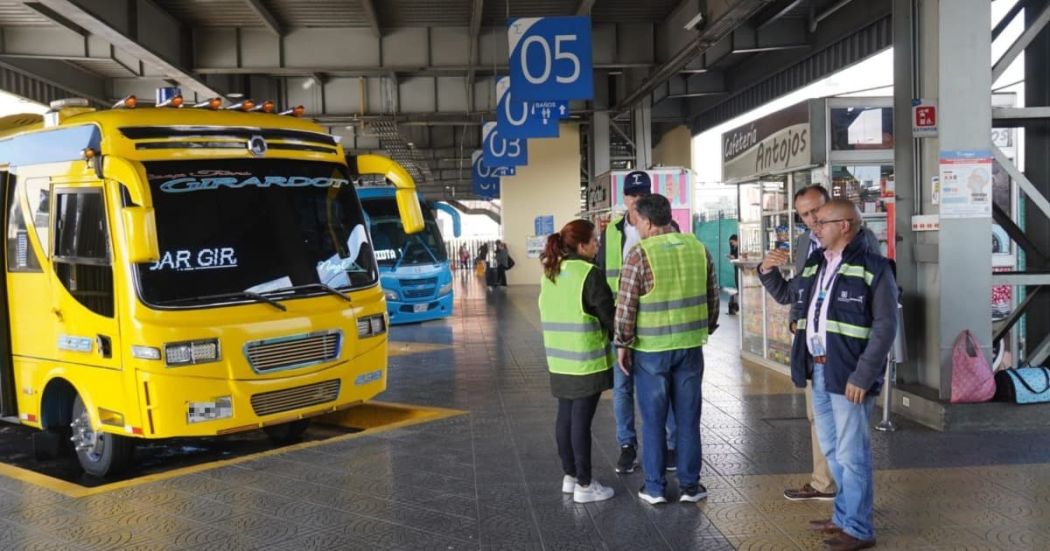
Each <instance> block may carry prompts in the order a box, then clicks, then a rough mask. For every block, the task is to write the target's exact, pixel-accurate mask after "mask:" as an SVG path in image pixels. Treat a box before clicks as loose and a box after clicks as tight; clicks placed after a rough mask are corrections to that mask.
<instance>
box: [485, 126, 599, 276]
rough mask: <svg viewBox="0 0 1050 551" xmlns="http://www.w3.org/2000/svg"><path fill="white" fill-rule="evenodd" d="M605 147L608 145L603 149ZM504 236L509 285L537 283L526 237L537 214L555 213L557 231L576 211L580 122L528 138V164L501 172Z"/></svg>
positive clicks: (538, 271) (536, 262)
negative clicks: (510, 259)
mask: <svg viewBox="0 0 1050 551" xmlns="http://www.w3.org/2000/svg"><path fill="white" fill-rule="evenodd" d="M606 151H608V149H606ZM500 197H501V199H502V203H503V240H504V241H505V242H506V243H507V248H508V250H509V251H510V255H511V256H512V257H514V262H515V266H514V269H513V270H510V271H509V272H507V283H508V284H509V285H539V283H540V277H541V276H542V274H543V270H542V268H541V267H540V261H539V259H536V258H528V257H527V256H526V254H525V240H526V238H527V237H529V236H531V235H533V234H534V233H535V230H534V227H535V225H534V221H535V219H536V217H537V216H550V215H553V216H554V230H555V231H558V230H560V229H561V227H562V226H564V225H565V224H566V223H567V222H569V221H571V220H573V219H575V218H576V213H578V212H580V206H581V205H580V127H579V125H577V124H566V123H562V125H561V136H559V137H558V138H546V139H538V140H529V164H528V166H520V167H518V171H517V175H516V176H510V177H505V178H500Z"/></svg>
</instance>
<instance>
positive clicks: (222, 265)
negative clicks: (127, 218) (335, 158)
mask: <svg viewBox="0 0 1050 551" xmlns="http://www.w3.org/2000/svg"><path fill="white" fill-rule="evenodd" d="M144 165H145V167H146V175H147V178H148V179H149V185H150V190H151V192H152V196H153V206H154V209H155V211H156V219H157V241H158V244H159V246H160V255H161V258H160V260H159V261H158V262H152V263H143V264H139V265H137V266H136V271H137V273H138V279H139V292H140V295H141V298H142V300H143V301H144V302H146V303H147V304H153V305H159V306H166V305H167V306H176V305H178V306H186V305H193V304H208V303H216V302H223V301H224V300H225V301H228V300H230V299H236V298H238V297H240V298H244V297H246V296H259V295H261V294H264V293H271V292H282V290H284V291H283V292H284V293H288V294H296V293H303V294H311V295H312V294H319V293H323V292H330V291H331V290H332V289H342V290H345V289H353V288H360V287H367V286H370V285H373V284H375V283H376V281H377V280H378V271H377V268H376V266H375V260H374V256H373V251H372V246H371V244H370V242H369V239H368V232H367V231H366V228H365V222H364V216H363V215H362V213H361V204H360V202H359V201H358V198H357V193H356V192H355V191H354V187H353V184H352V183H351V182H350V178H349V176H348V175H347V172H346V168H345V167H343V166H341V165H338V164H335V163H324V162H303V161H292V160H284V159H242V160H229V159H226V160H215V161H207V160H193V161H153V162H146V163H144Z"/></svg>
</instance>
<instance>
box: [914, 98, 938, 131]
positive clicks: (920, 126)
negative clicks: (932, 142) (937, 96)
mask: <svg viewBox="0 0 1050 551" xmlns="http://www.w3.org/2000/svg"><path fill="white" fill-rule="evenodd" d="M911 135H912V136H913V137H915V138H936V137H937V100H931V99H913V100H911Z"/></svg>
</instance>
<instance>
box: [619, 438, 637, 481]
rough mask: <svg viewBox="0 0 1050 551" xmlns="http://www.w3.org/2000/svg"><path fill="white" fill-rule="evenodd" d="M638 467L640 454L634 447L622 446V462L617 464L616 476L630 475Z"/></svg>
mask: <svg viewBox="0 0 1050 551" xmlns="http://www.w3.org/2000/svg"><path fill="white" fill-rule="evenodd" d="M637 466H638V453H637V452H635V451H634V446H632V445H630V444H624V445H623V446H620V460H619V461H617V462H616V474H630V473H633V472H634V469H635V467H637Z"/></svg>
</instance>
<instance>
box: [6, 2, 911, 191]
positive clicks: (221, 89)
mask: <svg viewBox="0 0 1050 551" xmlns="http://www.w3.org/2000/svg"><path fill="white" fill-rule="evenodd" d="M699 13H702V14H703V15H704V19H703V22H701V23H700V24H699V25H697V26H696V27H695V28H694V29H691V30H689V29H686V28H685V26H686V24H687V23H688V22H689V21H690V20H693V19H694V18H695V17H696V15H697V14H699ZM575 14H590V16H591V18H592V28H593V36H594V44H593V48H594V70H595V89H596V94H595V100H594V101H593V102H574V103H573V105H572V109H573V112H574V118H576V119H577V120H578V121H579V122H581V123H582V124H585V125H589V124H590V120H591V118H590V117H591V113H593V112H594V111H595V110H598V111H610V112H611V115H612V117H611V119H612V124H613V125H614V126H615V128H613V131H611V132H610V142H611V149H612V159H613V163H614V165H615V164H616V163H618V162H627V161H626V159H627V158H629V157H630V155H631V149H632V148H633V144H632V143H631V139H630V138H629V137H630V136H633V135H634V134H633V130H632V129H631V125H632V124H633V120H632V117H633V110H632V108H633V107H635V106H637V105H638V104H639V102H640V101H651V102H652V121H653V122H652V124H653V141H654V142H657V141H658V140H659V137H660V135H661V134H662V132H664V131H666V130H668V129H670V128H672V127H674V126H676V125H680V124H687V125H691V126H692V128H693V130H694V131H700V130H703V129H705V128H708V127H711V126H714V125H716V124H718V123H720V122H723V121H725V120H728V119H730V118H732V117H733V116H736V115H738V114H741V113H743V112H745V111H747V110H749V109H752V108H754V107H757V106H759V105H761V104H762V103H765V102H766V101H769V100H771V99H774V98H775V97H777V96H780V95H783V94H786V93H789V92H790V91H792V90H794V89H797V88H800V87H802V86H805V85H806V84H808V83H810V82H812V81H814V80H817V79H819V78H822V77H824V76H826V75H827V74H830V73H831V72H834V71H835V70H838V69H841V68H843V67H845V66H847V65H849V64H852V63H855V62H857V61H860V60H861V59H863V58H864V57H867V56H869V55H872V54H874V53H876V52H877V51H879V50H881V49H883V48H885V47H887V46H889V43H890V39H891V29H890V1H889V0H855V1H852V2H851V1H849V0H92V1H89V0H38V1H34V2H10V1H8V2H0V33H2V34H0V88H2V89H4V90H6V91H9V92H11V93H14V94H17V95H21V96H23V97H27V98H29V99H32V100H35V101H40V102H47V101H50V100H53V99H58V98H62V97H69V96H80V97H86V98H88V99H90V100H92V101H93V102H95V103H98V104H100V105H107V104H111V103H113V102H114V101H116V100H118V99H120V98H122V97H123V96H125V95H127V94H136V95H138V96H139V97H140V98H143V99H150V98H152V97H153V92H154V89H155V88H157V87H160V86H170V85H177V86H179V87H180V88H181V89H182V90H183V94H184V95H185V96H187V97H188V98H190V99H201V100H202V99H206V98H208V97H213V96H217V95H221V96H224V97H226V98H228V99H230V100H233V99H234V98H239V97H244V98H252V99H255V100H257V101H262V100H267V99H272V100H275V101H276V102H277V103H278V106H279V107H285V106H294V105H303V106H305V107H306V111H307V115H308V116H310V117H312V118H314V119H315V120H317V121H318V122H319V123H321V124H322V125H324V126H325V127H327V128H328V129H329V131H330V132H332V133H333V134H338V135H340V136H342V137H343V144H344V146H345V147H346V148H347V150H348V151H362V152H364V151H385V152H386V153H388V154H390V155H391V156H393V157H395V158H397V159H398V160H400V161H402V162H403V163H405V164H406V165H409V166H410V170H411V171H412V172H413V173H414V175H415V176H416V177H417V179H418V180H419V181H420V182H419V183H420V186H421V187H422V189H423V190H424V192H425V193H426V194H427V195H428V196H430V197H435V198H437V197H447V196H449V195H451V194H454V195H455V196H456V197H458V198H469V195H470V191H469V190H470V181H469V179H470V170H469V169H470V154H471V151H472V150H474V149H476V148H477V147H478V144H479V141H480V131H479V129H480V127H479V124H478V123H480V122H481V121H482V120H485V119H489V120H491V119H492V118H493V115H492V113H493V104H494V102H495V98H494V95H495V93H494V79H493V76H494V75H495V76H503V75H505V74H506V65H507V39H506V27H505V25H506V20H507V18H508V16H509V17H538V16H555V15H575Z"/></svg>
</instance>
